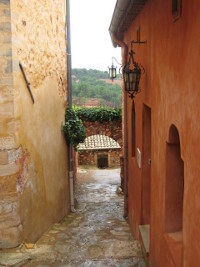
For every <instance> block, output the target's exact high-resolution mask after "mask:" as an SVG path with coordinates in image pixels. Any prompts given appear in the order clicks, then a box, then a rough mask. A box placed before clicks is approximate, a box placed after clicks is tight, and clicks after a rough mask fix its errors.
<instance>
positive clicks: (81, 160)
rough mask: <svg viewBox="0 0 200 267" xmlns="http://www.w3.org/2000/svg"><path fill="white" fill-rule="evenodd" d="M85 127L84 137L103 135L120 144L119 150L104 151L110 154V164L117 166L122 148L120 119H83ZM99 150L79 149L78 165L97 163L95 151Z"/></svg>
mask: <svg viewBox="0 0 200 267" xmlns="http://www.w3.org/2000/svg"><path fill="white" fill-rule="evenodd" d="M83 124H84V126H85V128H86V138H87V137H89V136H92V135H97V134H101V135H105V136H109V137H111V138H113V139H114V140H115V141H116V142H118V143H119V145H120V146H121V149H120V150H109V151H105V152H107V153H109V155H110V165H111V166H118V165H119V164H120V154H121V153H122V149H123V142H122V123H121V122H120V121H111V122H103V123H101V122H98V121H95V122H88V121H83ZM100 152H101V151H80V152H79V156H78V164H79V165H97V160H96V157H97V153H100Z"/></svg>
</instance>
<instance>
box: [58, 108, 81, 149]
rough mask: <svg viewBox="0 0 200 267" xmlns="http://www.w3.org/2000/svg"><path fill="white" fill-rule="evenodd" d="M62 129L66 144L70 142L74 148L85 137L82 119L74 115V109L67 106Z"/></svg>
mask: <svg viewBox="0 0 200 267" xmlns="http://www.w3.org/2000/svg"><path fill="white" fill-rule="evenodd" d="M62 131H63V133H64V136H65V140H66V142H67V143H68V144H70V143H71V144H72V146H73V147H74V149H75V150H77V145H78V144H79V143H81V142H84V140H85V138H86V134H85V127H84V126H83V123H82V121H81V120H80V119H79V117H78V116H77V115H76V112H75V111H74V109H71V108H69V107H67V108H66V111H65V124H64V125H63V126H62Z"/></svg>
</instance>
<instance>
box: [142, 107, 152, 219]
mask: <svg viewBox="0 0 200 267" xmlns="http://www.w3.org/2000/svg"><path fill="white" fill-rule="evenodd" d="M150 188H151V109H150V108H149V107H147V106H145V105H144V108H143V162H142V224H150Z"/></svg>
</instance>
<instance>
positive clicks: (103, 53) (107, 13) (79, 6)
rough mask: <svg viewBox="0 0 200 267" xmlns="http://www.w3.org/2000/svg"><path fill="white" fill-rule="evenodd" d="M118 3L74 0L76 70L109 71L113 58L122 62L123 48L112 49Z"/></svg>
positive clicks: (72, 26)
mask: <svg viewBox="0 0 200 267" xmlns="http://www.w3.org/2000/svg"><path fill="white" fill-rule="evenodd" d="M115 4H116V0H84V1H83V0H71V1H70V9H71V10H70V11H71V46H72V68H86V69H98V70H108V66H110V65H111V63H112V60H111V58H112V56H114V57H116V59H117V60H118V61H119V62H121V52H120V48H114V47H113V46H112V42H111V38H110V34H109V31H108V29H109V26H110V22H111V18H112V15H113V11H114V8H115Z"/></svg>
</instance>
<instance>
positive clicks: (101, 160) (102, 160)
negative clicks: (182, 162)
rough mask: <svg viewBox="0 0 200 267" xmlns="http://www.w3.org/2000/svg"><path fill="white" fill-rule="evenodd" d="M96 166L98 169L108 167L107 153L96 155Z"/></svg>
mask: <svg viewBox="0 0 200 267" xmlns="http://www.w3.org/2000/svg"><path fill="white" fill-rule="evenodd" d="M97 167H98V168H99V169H105V168H108V155H98V159H97Z"/></svg>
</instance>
